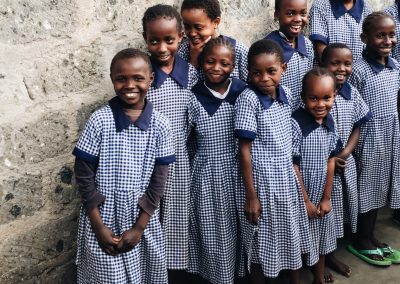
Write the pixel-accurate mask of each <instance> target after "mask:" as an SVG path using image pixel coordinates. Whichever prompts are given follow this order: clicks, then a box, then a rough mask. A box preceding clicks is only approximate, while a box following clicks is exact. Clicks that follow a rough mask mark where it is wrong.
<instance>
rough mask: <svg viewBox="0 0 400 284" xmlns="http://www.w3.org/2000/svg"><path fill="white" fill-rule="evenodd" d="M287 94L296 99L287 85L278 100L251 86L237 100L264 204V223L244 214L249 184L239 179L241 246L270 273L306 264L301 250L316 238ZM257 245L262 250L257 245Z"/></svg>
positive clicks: (238, 130) (240, 131)
mask: <svg viewBox="0 0 400 284" xmlns="http://www.w3.org/2000/svg"><path fill="white" fill-rule="evenodd" d="M256 92H257V93H256ZM286 97H288V100H289V101H290V100H291V94H290V91H289V89H288V88H286V87H281V89H280V91H279V95H278V97H277V100H272V99H270V97H268V96H265V95H263V94H260V93H258V91H256V90H254V89H246V90H245V91H244V92H243V93H242V94H241V95H240V96H239V98H238V100H237V102H236V105H235V135H236V137H238V138H239V139H250V140H253V142H252V150H251V155H252V163H253V179H254V186H255V189H256V191H257V195H258V198H259V200H260V203H261V208H262V213H261V216H260V219H259V224H258V226H254V225H251V224H250V223H249V222H248V221H247V220H246V218H245V216H244V211H243V210H244V203H245V188H244V185H243V182H242V179H241V178H240V179H238V182H237V189H236V203H237V208H238V209H237V210H238V215H239V219H240V230H241V242H242V245H241V246H243V248H244V251H245V254H246V255H247V261H245V262H246V264H247V269H249V268H250V263H251V262H259V263H260V264H261V266H262V269H263V273H264V275H265V276H266V277H270V278H275V277H277V276H278V274H279V272H280V271H281V270H283V269H298V268H300V267H301V266H302V261H301V254H302V253H307V252H308V250H309V243H308V242H309V239H310V234H309V230H308V220H307V213H306V208H305V205H304V201H303V196H302V193H301V188H300V185H299V183H298V181H297V178H296V174H295V172H294V168H293V164H292V136H291V131H290V129H291V125H290V115H291V113H292V111H291V108H290V106H289V104H288V101H287V100H286V102H285V98H286ZM256 233H258V237H257V238H255V234H256ZM254 246H256V247H257V246H258V250H253V248H254ZM257 254H258V255H257ZM241 261H242V263H241V265H242V266H244V265H243V261H244V260H243V259H242V260H241ZM239 273H240V274H242V273H243V271H242V270H240V271H239Z"/></svg>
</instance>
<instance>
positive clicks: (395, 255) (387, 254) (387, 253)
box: [379, 244, 400, 264]
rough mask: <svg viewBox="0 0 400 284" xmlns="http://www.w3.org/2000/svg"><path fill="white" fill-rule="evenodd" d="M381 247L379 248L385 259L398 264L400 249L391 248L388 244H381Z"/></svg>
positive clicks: (399, 261)
mask: <svg viewBox="0 0 400 284" xmlns="http://www.w3.org/2000/svg"><path fill="white" fill-rule="evenodd" d="M383 245H384V247H383V248H379V250H380V251H381V252H382V255H383V257H384V258H385V259H387V260H390V261H391V262H392V263H394V264H400V251H398V250H396V249H393V248H391V247H390V246H389V245H388V244H383Z"/></svg>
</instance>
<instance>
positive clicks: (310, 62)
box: [306, 39, 315, 69]
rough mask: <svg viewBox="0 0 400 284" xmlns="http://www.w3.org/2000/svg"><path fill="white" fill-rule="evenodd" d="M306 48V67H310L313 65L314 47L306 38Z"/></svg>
mask: <svg viewBox="0 0 400 284" xmlns="http://www.w3.org/2000/svg"><path fill="white" fill-rule="evenodd" d="M306 49H307V54H308V69H312V68H313V67H314V57H315V54H314V47H313V45H312V43H311V41H309V40H308V39H307V43H306Z"/></svg>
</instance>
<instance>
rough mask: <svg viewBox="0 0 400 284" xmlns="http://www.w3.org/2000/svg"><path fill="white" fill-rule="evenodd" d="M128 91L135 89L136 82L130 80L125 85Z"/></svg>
mask: <svg viewBox="0 0 400 284" xmlns="http://www.w3.org/2000/svg"><path fill="white" fill-rule="evenodd" d="M125 88H126V89H133V88H135V81H134V80H133V79H128V80H127V81H126V85H125Z"/></svg>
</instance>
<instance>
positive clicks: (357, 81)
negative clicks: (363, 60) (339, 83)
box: [348, 65, 363, 93]
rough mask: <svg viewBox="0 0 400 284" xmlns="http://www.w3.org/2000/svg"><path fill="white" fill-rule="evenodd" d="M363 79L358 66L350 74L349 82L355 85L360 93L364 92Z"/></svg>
mask: <svg viewBox="0 0 400 284" xmlns="http://www.w3.org/2000/svg"><path fill="white" fill-rule="evenodd" d="M361 78H362V77H361V74H360V71H359V69H358V68H357V65H356V66H354V68H353V72H352V73H351V74H350V77H349V79H348V82H349V83H350V84H351V85H353V86H354V87H355V88H356V89H357V91H358V92H359V93H361V92H362V86H363V82H362V79H361Z"/></svg>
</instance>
